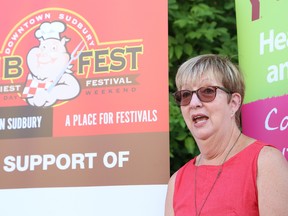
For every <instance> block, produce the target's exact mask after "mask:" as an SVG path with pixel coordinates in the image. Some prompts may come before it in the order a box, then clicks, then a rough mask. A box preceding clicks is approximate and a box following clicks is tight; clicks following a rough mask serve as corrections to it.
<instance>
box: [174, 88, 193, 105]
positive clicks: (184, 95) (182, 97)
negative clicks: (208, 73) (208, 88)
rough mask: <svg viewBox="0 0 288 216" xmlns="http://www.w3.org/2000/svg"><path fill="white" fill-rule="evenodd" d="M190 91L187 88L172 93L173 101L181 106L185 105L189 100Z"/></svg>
mask: <svg viewBox="0 0 288 216" xmlns="http://www.w3.org/2000/svg"><path fill="white" fill-rule="evenodd" d="M191 96H192V92H190V91H188V90H181V91H178V92H176V93H175V94H174V97H175V101H176V103H177V104H179V105H181V106H186V105H188V104H189V103H190V101H191Z"/></svg>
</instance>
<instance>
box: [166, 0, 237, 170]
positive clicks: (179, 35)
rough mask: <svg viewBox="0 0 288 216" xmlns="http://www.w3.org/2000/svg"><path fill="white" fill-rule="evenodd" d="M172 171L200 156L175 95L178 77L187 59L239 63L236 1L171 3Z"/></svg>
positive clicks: (175, 0)
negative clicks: (210, 55) (221, 59)
mask: <svg viewBox="0 0 288 216" xmlns="http://www.w3.org/2000/svg"><path fill="white" fill-rule="evenodd" d="M168 2H169V6H168V25H169V26H168V27H169V91H170V96H169V101H170V102H169V109H170V170H171V174H173V173H174V172H175V171H177V170H178V169H179V168H180V167H181V166H182V165H184V163H186V162H187V161H188V160H190V159H192V158H193V157H194V156H196V155H197V154H198V153H199V150H198V147H197V145H196V143H195V141H194V139H193V137H192V136H191V134H190V132H189V130H188V129H187V127H186V125H185V122H184V120H183V118H182V115H181V111H180V109H179V107H178V106H177V105H176V104H175V102H174V99H173V97H172V95H171V93H173V92H175V91H176V87H175V82H174V78H175V74H176V72H177V69H178V67H179V66H180V65H181V64H182V63H183V62H184V61H186V60H187V59H189V58H191V57H193V56H196V55H199V54H204V53H215V54H221V55H226V56H228V57H229V58H230V59H231V60H232V61H233V62H234V63H237V61H238V57H237V32H236V16H235V2H234V0H225V1H223V0H168Z"/></svg>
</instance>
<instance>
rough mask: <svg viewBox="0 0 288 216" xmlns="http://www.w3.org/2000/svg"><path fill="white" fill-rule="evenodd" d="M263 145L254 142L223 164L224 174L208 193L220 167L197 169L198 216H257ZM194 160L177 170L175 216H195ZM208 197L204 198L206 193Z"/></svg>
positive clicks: (209, 166)
mask: <svg viewBox="0 0 288 216" xmlns="http://www.w3.org/2000/svg"><path fill="white" fill-rule="evenodd" d="M265 145H266V144H264V143H261V142H260V141H255V142H254V143H252V144H251V145H249V146H247V147H246V148H245V149H243V150H242V151H241V152H239V153H238V154H236V155H234V156H233V157H231V158H230V159H229V160H227V161H226V162H225V163H224V164H223V170H222V173H221V175H220V177H219V178H218V180H217V181H216V183H215V186H214V187H213V189H212V190H211V187H212V185H213V183H214V181H215V179H216V176H217V173H218V171H219V169H220V166H221V165H219V166H214V165H200V166H199V167H198V171H197V188H196V192H197V194H196V197H197V198H196V205H197V210H198V212H199V210H200V209H201V207H202V205H203V202H205V199H206V198H207V200H206V202H205V204H204V206H203V208H202V211H201V214H200V215H201V216H212V215H213V216H233V215H245V216H259V211H258V199H257V185H256V177H257V159H258V156H259V153H260V151H261V149H262V148H263V147H264V146H265ZM195 160H196V158H194V159H192V160H191V161H189V162H188V163H187V164H185V165H184V166H183V167H182V168H180V169H179V171H178V173H177V176H176V181H175V187H174V197H173V207H174V213H175V216H194V215H196V210H195V190H194V187H195V168H196V166H195ZM210 190H211V193H210V195H209V196H208V197H207V195H208V193H209V191H210Z"/></svg>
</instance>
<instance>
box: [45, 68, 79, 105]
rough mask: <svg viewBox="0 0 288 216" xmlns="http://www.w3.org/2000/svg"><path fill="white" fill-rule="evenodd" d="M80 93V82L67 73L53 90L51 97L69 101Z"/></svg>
mask: <svg viewBox="0 0 288 216" xmlns="http://www.w3.org/2000/svg"><path fill="white" fill-rule="evenodd" d="M79 93H80V85H79V82H78V80H77V79H76V78H75V77H74V76H73V75H71V74H68V73H65V74H63V76H62V77H61V79H60V80H59V82H58V83H57V85H55V87H54V88H52V89H51V92H50V96H51V97H52V98H56V99H57V100H69V99H72V98H74V97H76V96H77V95H78V94H79Z"/></svg>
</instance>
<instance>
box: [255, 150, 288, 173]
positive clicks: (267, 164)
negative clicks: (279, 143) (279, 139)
mask: <svg viewBox="0 0 288 216" xmlns="http://www.w3.org/2000/svg"><path fill="white" fill-rule="evenodd" d="M261 168H263V169H268V168H273V169H283V170H284V171H286V172H288V162H287V160H286V159H285V157H284V156H283V154H282V153H281V152H280V150H278V149H276V148H274V147H271V146H265V147H263V149H262V150H261V152H260V154H259V158H258V169H261Z"/></svg>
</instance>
